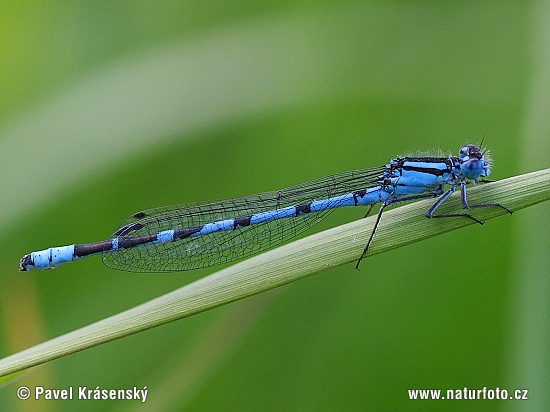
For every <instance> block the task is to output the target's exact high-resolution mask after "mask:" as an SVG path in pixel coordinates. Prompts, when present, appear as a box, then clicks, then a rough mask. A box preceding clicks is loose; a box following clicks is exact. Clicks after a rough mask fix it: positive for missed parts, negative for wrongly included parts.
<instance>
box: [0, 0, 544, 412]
mask: <svg viewBox="0 0 550 412" xmlns="http://www.w3.org/2000/svg"><path fill="white" fill-rule="evenodd" d="M0 13H1V15H2V17H1V18H0V19H1V21H2V24H0V39H1V40H0V95H1V96H2V99H1V101H2V105H1V106H0V159H1V161H0V172H1V175H2V180H1V187H2V190H1V195H0V196H1V199H0V207H1V209H2V214H1V217H0V224H1V228H2V230H1V231H0V250H1V254H2V259H1V264H0V271H1V276H2V286H1V287H0V315H1V318H0V321H1V328H0V355H1V356H2V357H4V356H8V355H10V354H13V353H15V352H17V351H19V350H22V349H25V348H28V347H30V346H33V345H35V344H37V343H40V342H43V341H45V340H48V339H51V338H54V337H56V336H59V335H61V334H64V333H66V332H69V331H72V330H75V329H78V328H80V327H82V326H85V325H88V324H89V323H91V322H94V321H97V320H100V319H103V318H105V317H107V316H109V315H112V314H115V313H119V312H121V311H123V310H126V309H128V308H131V307H133V306H135V305H137V304H140V303H142V302H145V301H147V300H149V299H152V298H154V297H157V296H159V295H162V294H164V293H166V292H169V291H171V290H173V289H175V288H177V287H180V286H182V285H184V284H187V283H189V282H192V281H193V280H194V279H197V278H200V277H203V276H205V275H207V274H208V273H211V272H213V271H215V270H216V268H213V269H205V270H200V271H194V272H184V273H174V274H168V275H156V274H128V273H124V272H116V271H112V270H109V269H107V268H106V267H104V266H103V265H102V263H101V259H100V258H91V259H86V260H84V261H81V262H78V263H74V264H70V265H67V266H65V267H63V268H60V269H58V270H56V271H48V272H36V273H35V272H30V273H28V274H21V273H18V272H17V263H18V260H19V258H20V257H21V256H22V255H23V254H25V253H28V252H30V251H32V250H39V249H44V248H46V247H49V246H58V245H64V244H70V243H75V242H77V243H82V242H89V241H95V240H102V239H105V238H106V237H107V236H109V235H110V234H111V233H112V232H113V231H114V230H115V229H116V228H117V227H118V225H119V223H120V222H121V221H122V220H123V219H124V218H126V217H127V216H128V215H130V214H131V213H133V212H136V211H138V210H141V209H145V208H150V207H155V206H162V205H168V204H177V203H185V202H191V201H198V200H211V199H219V198H225V197H234V196H241V195H246V194H251V193H255V192H260V191H266V190H275V189H279V188H282V187H286V186H290V185H294V184H298V183H302V182H305V181H308V180H311V179H314V178H317V177H321V176H324V175H327V174H331V173H336V172H340V171H346V170H350V169H359V168H365V167H370V166H376V165H379V164H384V163H386V162H387V161H388V160H389V159H390V158H391V157H394V156H396V155H398V154H406V153H407V152H414V151H415V150H431V149H434V148H441V149H443V150H445V151H446V152H448V151H451V152H452V153H454V154H456V152H457V151H458V149H459V147H460V146H461V145H462V144H463V143H464V142H466V141H468V142H473V143H478V142H479V141H480V140H481V139H482V138H485V141H484V144H485V145H486V146H487V147H489V148H490V149H491V151H492V155H493V157H494V159H495V165H494V167H493V176H492V177H494V178H495V179H502V178H505V177H508V176H512V175H515V174H519V173H525V172H529V171H534V170H538V169H542V168H546V167H548V163H549V162H548V157H549V155H550V139H549V137H550V122H549V121H548V119H550V116H549V113H550V28H549V25H548V21H550V4H549V3H548V2H546V1H526V2H517V1H503V2H490V1H467V2H438V1H413V2H405V1H391V2H382V1H374V2H362V1H341V2H330V1H324V2H323V1H320V2H311V1H279V2H254V1H235V2H214V1H204V2H200V3H199V2H185V1H184V2H178V1H163V0H159V1H156V2H151V1H133V2H108V1H98V2H91V1H73V2H64V1H56V2H29V1H23V2H21V1H7V0H4V1H2V2H1V3H0ZM363 213H364V212H363V211H360V210H347V211H338V212H335V213H333V215H332V216H331V217H330V219H328V221H327V222H323V223H322V224H321V225H319V227H318V228H316V230H321V229H323V228H327V227H331V226H334V225H337V224H341V223H344V222H349V221H350V220H353V219H358V218H360V217H361V216H362V214H363ZM549 213H550V207H549V205H548V204H542V205H538V206H535V207H532V208H529V209H527V210H522V211H520V212H518V213H516V214H514V215H513V216H512V217H509V216H508V217H507V216H504V217H501V218H498V219H495V220H491V221H489V222H488V223H487V224H486V225H485V226H484V227H479V226H470V227H468V228H466V229H463V230H460V231H456V232H452V233H449V234H446V235H443V236H439V237H436V238H433V239H430V240H428V241H424V242H421V243H416V244H414V245H411V246H408V247H406V248H402V249H399V250H395V251H392V252H389V253H385V254H382V255H378V256H375V257H373V258H370V259H367V260H366V261H364V262H363V265H362V271H361V272H357V271H355V270H353V266H352V265H348V266H345V267H340V268H337V269H334V270H330V271H327V272H325V273H322V274H319V275H317V276H313V277H311V278H308V279H305V280H302V281H299V282H296V283H294V284H291V285H288V286H285V287H281V288H279V289H276V290H273V291H270V292H268V293H263V294H260V295H257V296H254V297H252V298H248V299H245V300H242V301H240V302H236V303H233V304H230V305H227V306H224V307H220V308H218V309H216V310H212V311H210V312H207V313H203V314H199V315H196V316H193V317H191V318H188V319H184V320H180V321H178V322H174V323H172V324H169V325H166V326H163V327H160V328H156V329H152V330H149V331H147V332H145V333H140V334H138V335H135V336H131V337H129V338H125V339H122V340H119V341H116V342H112V343H109V344H106V345H102V346H100V347H97V348H93V349H90V350H87V351H84V352H81V353H77V354H74V355H71V356H68V357H65V358H62V359H59V360H56V361H53V362H50V363H48V364H46V365H44V366H40V367H37V368H34V369H32V370H30V371H29V372H28V373H26V374H25V375H24V376H23V377H21V378H19V379H18V380H16V381H14V382H11V383H10V384H8V385H6V386H4V387H3V388H1V389H0V405H2V410H10V411H23V410H24V411H31V410H32V411H72V410H77V409H78V410H79V411H102V410H109V411H111V410H115V411H126V410H134V409H139V410H166V411H187V410H193V411H213V410H224V411H242V410H262V411H294V410H295V411H321V410H345V411H355V410H363V411H365V410H366V411H370V410H373V411H379V410H423V411H431V410H443V409H444V410H452V411H469V410H472V408H474V409H477V410H486V411H524V410H533V411H542V410H550V395H549V390H548V388H549V387H550V378H549V374H548V370H549V369H550V359H549V356H550V355H549V350H548V349H549V346H550V331H549V328H550V321H549V319H548V318H549V315H548V314H549V313H550V311H549V303H548V302H549V300H550V296H549V295H550V285H549V277H548V273H549V266H550V265H549V259H548V256H549V253H550V250H549V249H550V248H549V245H548V235H547V234H548V231H549V229H550V227H549V226H550V225H549V223H548V216H549ZM359 252H360V251H359V250H358V253H359ZM21 385H27V386H29V387H35V386H44V387H47V388H66V387H69V386H73V387H78V386H82V385H85V386H89V387H91V388H95V387H96V386H100V387H101V388H108V389H110V388H116V389H118V388H131V387H134V386H137V387H139V388H143V386H147V387H148V389H149V395H148V399H147V402H146V404H145V405H142V404H139V403H138V402H137V401H119V402H117V401H72V402H69V401H32V400H28V401H20V400H18V399H17V398H16V389H17V388H18V387H19V386H21ZM484 386H486V387H487V388H489V389H495V388H497V387H500V388H505V389H508V390H509V391H510V393H511V394H513V390H515V389H529V398H530V400H529V401H495V400H493V401H489V400H485V401H420V400H417V401H411V400H408V393H407V389H442V390H446V389H462V388H464V387H468V388H471V389H480V388H483V387H484Z"/></svg>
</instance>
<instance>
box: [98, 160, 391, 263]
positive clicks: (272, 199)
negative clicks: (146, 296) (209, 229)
mask: <svg viewBox="0 0 550 412" xmlns="http://www.w3.org/2000/svg"><path fill="white" fill-rule="evenodd" d="M383 171H384V167H383V166H382V167H378V168H373V169H364V170H356V171H350V172H345V173H339V174H335V175H330V176H326V177H323V178H321V179H317V180H314V181H311V182H308V183H304V184H301V185H297V186H292V187H289V188H287V189H282V190H279V191H274V192H266V193H260V194H255V195H250V196H244V197H240V198H235V199H226V200H220V201H214V202H208V203H195V204H187V205H175V206H166V207H161V208H156V209H150V210H145V211H142V212H138V213H135V214H134V215H132V216H131V217H130V218H128V219H126V220H125V221H124V222H123V224H122V226H121V227H120V228H119V229H118V230H117V231H116V232H115V233H114V234H113V236H111V239H113V238H116V237H121V236H132V237H145V236H150V235H151V234H155V233H158V232H162V231H164V230H171V229H179V228H192V227H197V226H202V225H204V224H206V223H211V222H216V221H219V220H224V219H230V218H238V217H246V216H250V215H252V214H255V213H259V212H269V211H274V212H275V211H276V210H278V209H281V208H284V207H287V206H295V205H299V204H302V203H306V202H310V201H313V200H321V199H326V198H331V197H334V196H338V195H343V194H346V193H350V192H356V191H359V190H365V189H367V188H369V187H373V186H376V185H378V183H379V179H380V176H381V175H382V173H383ZM336 207H337V206H336ZM332 210H333V209H327V210H323V211H319V212H312V213H306V214H301V215H299V216H293V217H288V218H281V219H277V220H272V221H268V222H264V223H257V224H251V225H249V226H245V227H240V228H237V229H234V230H228V231H218V232H214V233H210V234H207V235H202V236H196V237H193V236H191V237H188V238H185V239H181V240H177V241H173V242H166V243H147V244H143V245H140V246H136V247H132V248H128V249H119V250H116V251H112V252H109V253H107V252H106V253H104V254H103V262H104V263H105V264H106V265H107V266H109V267H111V268H114V269H119V270H125V271H131V272H173V271H183V270H190V269H198V268H203V267H208V266H214V265H219V264H222V263H227V262H230V261H233V260H236V259H241V258H244V257H248V256H251V255H254V254H256V253H258V252H261V251H264V250H267V249H270V248H273V247H274V246H276V245H279V244H281V243H283V242H285V241H286V240H288V239H290V238H292V237H294V236H296V235H298V234H299V233H301V232H303V231H304V230H306V229H308V228H310V227H311V226H313V225H315V224H316V223H318V222H319V221H321V220H322V219H323V218H324V217H325V216H327V215H328V214H329V213H330V212H331V211H332Z"/></svg>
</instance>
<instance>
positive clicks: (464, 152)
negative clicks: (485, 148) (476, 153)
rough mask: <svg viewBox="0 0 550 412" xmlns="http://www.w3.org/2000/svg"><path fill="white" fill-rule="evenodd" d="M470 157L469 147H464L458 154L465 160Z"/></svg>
mask: <svg viewBox="0 0 550 412" xmlns="http://www.w3.org/2000/svg"><path fill="white" fill-rule="evenodd" d="M469 155H470V148H469V147H468V146H464V147H462V148H461V149H460V151H459V152H458V156H459V157H460V158H461V159H463V158H465V157H466V156H469Z"/></svg>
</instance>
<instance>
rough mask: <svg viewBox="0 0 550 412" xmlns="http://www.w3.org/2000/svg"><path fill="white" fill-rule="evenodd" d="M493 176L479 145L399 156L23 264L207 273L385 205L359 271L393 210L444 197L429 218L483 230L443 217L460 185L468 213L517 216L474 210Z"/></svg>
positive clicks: (131, 221) (139, 225)
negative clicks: (476, 196) (469, 191)
mask: <svg viewBox="0 0 550 412" xmlns="http://www.w3.org/2000/svg"><path fill="white" fill-rule="evenodd" d="M490 172H491V170H490V161H489V159H488V156H487V154H486V153H485V152H484V151H482V150H481V149H480V147H478V146H476V145H473V144H467V145H465V146H463V147H462V148H461V149H460V151H459V153H458V157H457V156H448V157H429V156H417V157H412V156H407V157H396V158H395V159H392V160H391V161H390V162H389V163H388V164H387V165H385V166H380V167H375V168H371V169H363V170H355V171H351V172H345V173H339V174H335V175H331V176H326V177H323V178H321V179H317V180H313V181H311V182H309V183H304V184H301V185H297V186H292V187H289V188H287V189H282V190H278V191H275V192H266V193H260V194H256V195H251V196H244V197H239V198H234V199H227V200H220V201H214V202H205V203H196V204H187V205H176V206H167V207H161V208H157V209H151V210H145V211H142V212H138V213H135V214H133V215H132V216H131V217H130V218H128V219H127V220H126V221H124V222H123V224H122V226H121V227H120V228H119V229H118V230H117V231H116V232H115V233H114V234H113V235H112V236H111V237H110V238H109V239H108V240H105V241H101V242H94V243H86V244H74V245H70V246H61V247H53V248H49V249H45V250H42V251H39V252H32V253H30V254H28V255H25V256H24V257H23V258H22V259H21V261H20V270H21V271H26V270H30V269H33V268H37V269H50V268H54V267H56V266H59V265H61V264H63V263H67V262H71V261H73V260H77V259H80V258H83V257H87V256H91V255H94V254H97V253H102V254H103V262H104V263H105V264H106V265H107V266H109V267H111V268H114V269H119V270H126V271H131V272H172V271H183V270H190V269H198V268H204V267H208V266H214V265H219V264H222V263H226V262H230V261H233V260H236V259H241V258H245V257H248V256H251V255H254V254H256V253H258V252H260V251H263V250H266V249H270V248H272V247H274V246H276V245H279V244H281V243H283V242H284V241H286V240H288V239H290V238H292V237H294V236H296V235H298V234H299V233H301V232H303V231H304V230H306V229H308V228H310V227H311V226H313V225H314V224H316V223H318V222H319V221H321V219H323V218H324V217H326V216H327V215H328V214H329V213H330V212H331V211H333V210H334V209H336V208H339V207H343V206H369V209H368V212H370V210H371V209H372V207H373V205H375V204H377V203H381V206H380V209H379V211H378V215H377V217H376V221H375V224H374V228H373V230H372V232H371V235H370V238H369V240H368V242H367V244H366V246H365V247H364V249H363V252H362V253H361V254H359V253H358V260H357V264H356V266H355V267H356V268H357V267H358V266H359V263H360V261H361V259H362V258H363V256H364V255H365V253H366V252H367V251H368V249H369V246H370V244H371V242H372V240H373V237H374V234H375V232H376V228H377V227H378V224H379V222H380V218H381V216H382V212H383V211H384V208H386V207H387V206H390V205H393V204H396V203H400V202H406V201H411V200H418V199H424V198H435V197H438V199H437V200H436V202H435V203H434V204H433V205H432V206H431V207H430V208H429V209H428V210H427V212H426V216H427V217H428V218H449V217H462V218H468V219H471V220H473V221H475V222H477V223H483V222H481V221H479V220H478V219H476V218H475V217H473V216H471V215H470V214H469V213H467V212H465V211H462V212H460V213H446V214H435V211H436V210H437V208H438V207H439V206H440V205H441V204H442V203H443V202H444V201H445V200H446V199H447V198H448V197H449V196H450V195H451V194H452V193H453V192H454V191H455V190H456V189H457V187H459V186H460V193H461V200H462V208H463V209H465V210H467V209H473V208H479V207H500V208H502V209H504V210H506V211H507V212H509V213H512V211H510V210H509V209H507V208H506V207H505V206H502V205H501V204H499V203H481V204H476V205H468V202H467V200H466V182H469V181H473V182H474V183H480V182H484V181H483V180H482V179H481V178H483V177H487V176H489V174H490ZM446 185H447V186H449V188H448V189H446V188H445V186H446ZM368 212H367V214H368Z"/></svg>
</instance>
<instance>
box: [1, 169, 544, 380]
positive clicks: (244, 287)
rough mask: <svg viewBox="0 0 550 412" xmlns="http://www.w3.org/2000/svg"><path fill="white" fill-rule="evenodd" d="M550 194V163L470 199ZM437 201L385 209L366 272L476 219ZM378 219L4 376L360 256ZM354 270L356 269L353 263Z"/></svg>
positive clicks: (77, 334) (56, 342)
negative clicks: (380, 259) (430, 212)
mask: <svg viewBox="0 0 550 412" xmlns="http://www.w3.org/2000/svg"><path fill="white" fill-rule="evenodd" d="M549 199H550V169H545V170H541V171H538V172H532V173H528V174H524V175H521V176H516V177H512V178H509V179H505V180H502V181H499V182H495V183H489V184H484V185H479V186H476V187H471V188H468V201H469V203H470V204H477V203H484V202H499V203H501V204H503V205H505V206H507V207H508V208H509V209H511V210H513V211H518V210H520V209H523V208H525V207H528V206H532V205H535V204H537V203H540V202H543V201H546V200H549ZM432 204H433V199H428V200H423V201H419V202H415V203H411V204H408V205H405V206H402V207H396V208H393V209H391V210H388V211H387V212H385V213H384V215H383V218H382V220H381V223H380V226H379V228H378V230H377V232H376V235H375V237H374V241H373V243H372V245H371V248H370V250H369V253H367V255H366V256H365V259H364V260H363V262H362V264H361V270H362V271H363V272H365V273H368V271H369V261H368V257H369V256H372V255H374V254H378V253H382V252H386V251H388V250H391V249H395V248H398V247H401V246H405V245H407V244H410V243H413V242H418V241H420V240H422V239H426V238H429V237H433V236H436V235H439V234H442V233H445V232H448V231H451V230H455V229H458V228H461V227H464V226H467V225H471V224H475V223H473V222H472V221H471V220H470V219H466V218H452V219H451V218H449V219H426V217H425V212H426V210H427V209H428V208H429V206H430V205H432ZM459 209H460V196H458V195H456V194H455V195H453V196H451V198H450V199H449V200H448V201H447V202H445V203H444V204H443V205H442V207H441V208H440V209H438V211H440V212H441V213H448V212H450V211H456V210H459ZM471 214H472V215H474V216H475V217H476V218H478V219H480V220H488V219H492V218H494V217H497V216H500V215H503V214H507V212H506V211H505V210H503V209H501V208H498V207H493V208H480V209H474V210H472V211H471ZM509 218H510V217H509ZM374 221H375V216H371V217H369V218H366V219H360V220H357V221H354V222H352V223H348V224H345V225H342V226H339V227H335V228H333V229H330V230H326V231H324V232H321V233H317V234H314V235H312V236H309V237H307V238H304V239H300V240H297V241H295V242H292V243H290V244H287V245H284V246H281V247H279V248H277V249H274V250H271V251H269V252H266V253H263V254H261V255H259V256H256V257H253V258H251V259H248V260H246V261H243V262H240V263H237V264H235V265H233V266H231V267H228V268H226V269H223V270H220V271H219V272H216V273H214V274H211V275H209V276H206V277H204V278H202V279H200V280H198V281H196V282H193V283H191V284H189V285H186V286H184V287H182V288H180V289H177V290H175V291H173V292H171V293H168V294H166V295H164V296H161V297H159V298H156V299H153V300H151V301H149V302H146V303H144V304H142V305H139V306H136V307H134V308H132V309H129V310H127V311H125V312H122V313H119V314H117V315H114V316H111V317H109V318H106V319H103V320H101V321H98V322H95V323H93V324H91V325H88V326H86V327H83V328H80V329H77V330H75V331H73V332H70V333H67V334H65V335H62V336H59V337H57V338H54V339H51V340H49V341H47V342H44V343H41V344H39V345H36V346H34V347H31V348H29V349H26V350H23V351H21V352H19V353H16V354H14V355H11V356H8V357H6V358H4V359H2V360H0V376H4V375H7V374H11V373H14V372H17V371H21V370H24V369H26V368H29V367H32V366H36V365H39V364H42V363H45V362H48V361H50V360H53V359H57V358H60V357H62V356H66V355H68V354H71V353H74V352H78V351H81V350H84V349H88V348H91V347H93V346H97V345H101V344H103V343H106V342H110V341H113V340H115V339H119V338H122V337H125V336H128V335H131V334H134V333H137V332H140V331H143V330H146V329H150V328H153V327H156V326H160V325H163V324H165V323H168V322H172V321H175V320H178V319H181V318H184V317H187V316H191V315H194V314H196V313H199V312H203V311H206V310H208V309H212V308H215V307H217V306H220V305H224V304H226V303H229V302H233V301H236V300H238V299H242V298H244V297H247V296H251V295H254V294H257V293H260V292H263V291H266V290H268V289H272V288H275V287H277V286H280V285H284V284H287V283H290V282H293V281H296V280H298V279H302V278H304V277H306V276H310V275H313V274H316V273H319V272H322V271H324V270H327V269H330V268H332V267H335V266H340V265H344V264H348V263H352V262H355V261H356V260H357V258H358V256H359V255H360V254H361V251H362V250H363V247H364V245H365V244H366V242H367V240H368V237H369V235H370V233H371V231H372V227H373V224H374ZM488 241H491V240H488ZM349 270H350V271H351V270H354V269H353V266H352V265H350V266H349Z"/></svg>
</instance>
